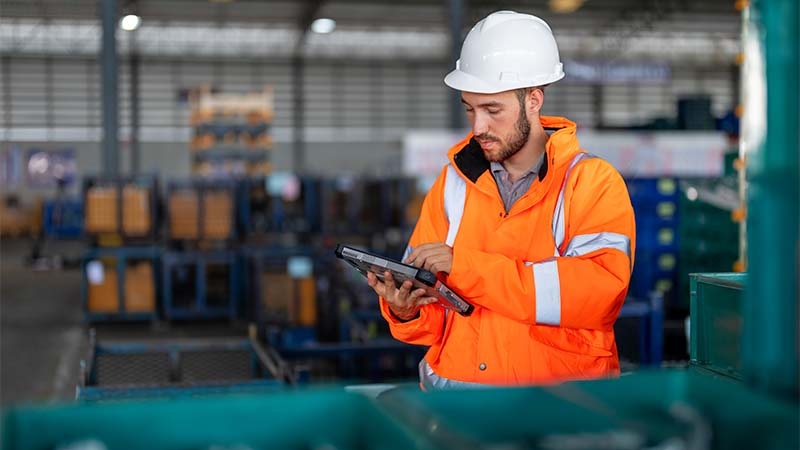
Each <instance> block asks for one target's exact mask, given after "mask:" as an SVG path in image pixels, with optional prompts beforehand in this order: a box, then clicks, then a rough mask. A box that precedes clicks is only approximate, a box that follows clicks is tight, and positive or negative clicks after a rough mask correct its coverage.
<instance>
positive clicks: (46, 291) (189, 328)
mask: <svg viewBox="0 0 800 450" xmlns="http://www.w3.org/2000/svg"><path fill="white" fill-rule="evenodd" d="M31 244H32V242H31V241H30V240H24V239H3V240H2V241H0V407H8V406H12V405H19V404H25V403H53V402H68V401H72V400H74V399H75V389H76V387H77V385H78V382H79V379H80V378H79V375H80V361H81V359H84V358H86V355H87V354H88V350H89V344H88V342H89V338H88V336H89V328H90V325H89V324H87V323H84V316H83V299H82V297H81V273H80V270H79V268H78V267H77V265H76V264H77V263H78V262H79V261H80V258H81V256H82V255H83V253H84V252H85V250H86V246H85V245H84V244H83V243H81V242H75V241H73V242H69V241H54V242H47V243H46V244H45V245H44V247H43V249H42V253H43V255H45V256H54V255H60V256H62V257H63V258H64V260H65V263H66V264H64V267H63V268H61V269H57V268H51V269H40V270H36V269H34V268H32V267H31V266H30V264H29V263H28V260H29V256H30V253H31ZM70 261H73V262H74V264H72V265H71V266H70V264H69V262H70ZM91 327H92V328H94V329H95V331H96V333H97V334H96V336H97V340H98V341H99V342H108V341H127V340H134V341H147V340H163V339H176V338H177V339H181V338H227V337H235V338H244V337H246V336H247V324H246V323H229V322H227V321H223V322H220V323H217V322H201V323H186V324H170V325H167V324H165V323H159V322H156V323H149V322H148V323H119V322H118V323H101V324H91Z"/></svg>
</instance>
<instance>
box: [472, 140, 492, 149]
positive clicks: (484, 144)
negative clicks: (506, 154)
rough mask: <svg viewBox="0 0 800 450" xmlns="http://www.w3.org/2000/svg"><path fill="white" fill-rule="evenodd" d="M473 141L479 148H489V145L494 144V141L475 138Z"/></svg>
mask: <svg viewBox="0 0 800 450" xmlns="http://www.w3.org/2000/svg"><path fill="white" fill-rule="evenodd" d="M475 140H476V141H478V144H479V145H480V146H481V148H486V147H488V146H490V145H492V144H494V143H495V140H494V139H479V138H475Z"/></svg>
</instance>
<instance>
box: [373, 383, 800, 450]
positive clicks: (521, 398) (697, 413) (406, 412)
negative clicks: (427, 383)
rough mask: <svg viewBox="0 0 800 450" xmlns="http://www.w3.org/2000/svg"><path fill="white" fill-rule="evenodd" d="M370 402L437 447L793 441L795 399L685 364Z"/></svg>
mask: <svg viewBox="0 0 800 450" xmlns="http://www.w3.org/2000/svg"><path fill="white" fill-rule="evenodd" d="M378 402H379V404H380V405H381V407H382V408H383V409H385V410H387V411H388V412H390V413H391V414H393V415H394V416H395V417H396V418H398V420H400V421H401V422H403V423H405V424H407V426H408V427H409V428H410V429H412V430H414V431H415V434H417V435H418V436H421V437H424V438H425V439H427V440H429V441H430V442H432V443H433V445H435V446H436V447H437V448H452V449H467V448H469V449H473V448H494V449H529V448H530V449H539V448H546V449H565V448H573V449H578V448H580V449H590V448H591V449H600V448H630V449H643V448H698V449H700V448H704V449H705V448H708V449H729V448H758V449H783V448H798V447H797V445H798V432H797V423H798V408H797V404H796V403H792V402H785V401H781V400H778V399H774V398H770V397H766V396H764V395H762V394H758V393H756V392H754V391H752V390H750V389H749V388H748V387H747V386H746V385H744V384H742V383H739V382H735V381H733V380H730V379H727V378H724V377H714V376H709V375H708V374H707V373H704V372H701V371H697V370H694V369H662V370H653V371H649V372H647V371H642V372H637V373H634V374H631V375H627V376H624V377H621V378H619V379H610V380H596V381H584V382H573V383H565V384H561V385H556V386H550V387H543V388H512V389H489V390H481V391H472V392H453V391H450V392H447V391H445V392H432V393H422V392H419V391H418V390H410V389H409V390H405V391H393V392H388V393H386V394H385V395H383V396H381V397H378Z"/></svg>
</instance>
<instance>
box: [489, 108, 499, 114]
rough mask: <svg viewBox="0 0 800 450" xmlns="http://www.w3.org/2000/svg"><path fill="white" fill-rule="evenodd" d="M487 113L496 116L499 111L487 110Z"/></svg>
mask: <svg viewBox="0 0 800 450" xmlns="http://www.w3.org/2000/svg"><path fill="white" fill-rule="evenodd" d="M487 111H488V112H489V114H497V113H499V112H500V110H499V109H489V110H487Z"/></svg>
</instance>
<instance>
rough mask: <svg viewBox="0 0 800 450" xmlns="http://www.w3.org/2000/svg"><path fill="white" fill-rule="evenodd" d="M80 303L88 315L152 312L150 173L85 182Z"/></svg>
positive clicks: (153, 202)
mask: <svg viewBox="0 0 800 450" xmlns="http://www.w3.org/2000/svg"><path fill="white" fill-rule="evenodd" d="M83 197H84V204H85V212H86V214H85V219H84V229H85V233H86V235H87V237H88V238H89V242H90V248H89V250H88V251H87V253H86V255H85V257H84V263H83V269H84V270H83V280H84V295H85V307H86V312H87V316H88V317H89V318H90V319H98V320H99V319H111V320H140V319H154V318H155V317H156V314H157V308H156V299H157V287H158V283H157V280H158V279H157V276H156V273H157V270H158V267H157V266H158V261H159V259H158V248H157V247H155V245H156V244H157V241H158V238H159V233H158V227H157V225H156V224H157V223H158V220H157V219H158V218H157V216H156V211H157V210H158V206H157V204H158V203H157V202H158V181H157V178H156V176H155V175H139V176H122V177H88V178H86V179H85V180H84V185H83Z"/></svg>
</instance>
